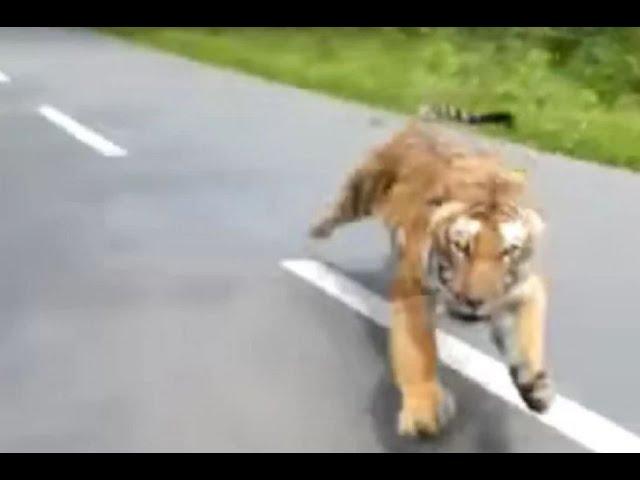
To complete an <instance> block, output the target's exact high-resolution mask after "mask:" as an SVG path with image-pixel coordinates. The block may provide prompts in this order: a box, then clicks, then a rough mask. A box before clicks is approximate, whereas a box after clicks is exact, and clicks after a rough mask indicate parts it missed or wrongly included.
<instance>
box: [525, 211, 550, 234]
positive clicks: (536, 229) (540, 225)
mask: <svg viewBox="0 0 640 480" xmlns="http://www.w3.org/2000/svg"><path fill="white" fill-rule="evenodd" d="M522 213H523V217H524V221H525V222H526V224H527V226H528V227H529V229H530V231H531V233H532V234H533V236H534V238H538V237H539V236H540V235H542V234H543V233H544V230H545V228H546V225H545V222H544V220H543V219H542V216H541V215H540V213H538V212H537V211H536V210H534V209H533V208H525V209H524V210H523V212H522Z"/></svg>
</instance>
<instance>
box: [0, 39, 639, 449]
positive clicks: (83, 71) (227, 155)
mask: <svg viewBox="0 0 640 480" xmlns="http://www.w3.org/2000/svg"><path fill="white" fill-rule="evenodd" d="M0 72H2V74H0V182H1V183H0V185H1V188H0V209H2V219H3V221H2V225H1V226H0V229H1V230H0V231H1V232H2V235H1V236H0V259H1V262H2V265H3V275H2V276H1V277H0V309H1V310H0V312H1V315H0V451H259V452H280V451H294V452H301V451H329V452H355V451H363V452H424V453H431V452H532V451H536V452H537V451H545V452H556V451H562V452H586V451H590V450H591V449H590V448H588V446H585V445H584V444H582V443H580V442H578V441H576V439H575V438H572V437H571V435H566V434H565V433H566V432H563V431H559V430H558V429H556V428H554V427H553V426H549V425H546V424H544V423H543V422H541V421H540V419H538V418H536V417H535V416H531V415H527V414H525V413H523V412H522V411H521V410H519V409H518V408H516V407H515V406H514V405H511V404H509V403H508V402H505V401H504V400H503V399H502V398H500V397H499V396H496V395H494V394H492V393H491V392H489V391H487V389H485V388H484V387H483V385H482V384H480V383H476V382H474V381H471V380H470V379H468V378H466V377H465V376H463V375H461V374H460V372H458V371H456V369H454V368H448V367H447V366H446V365H445V366H443V371H442V376H443V381H444V383H446V384H447V385H448V386H449V387H450V388H451V389H452V390H453V391H454V392H455V393H456V395H457V399H458V404H459V413H458V416H457V418H456V419H455V421H454V423H453V424H452V425H451V427H450V429H449V430H448V431H447V432H446V434H445V435H443V436H442V437H441V438H438V439H434V440H427V441H424V440H423V441H416V440H407V439H401V438H398V437H397V435H396V433H395V415H396V409H397V403H398V398H397V395H396V393H395V390H394V389H393V388H392V387H391V384H390V379H389V372H388V367H387V363H386V345H385V341H386V331H385V329H384V328H381V327H380V326H379V325H377V324H376V323H374V322H372V321H371V319H370V318H367V317H366V316H365V315H361V314H358V313H357V312H354V311H353V310H352V309H351V308H349V307H348V306H346V305H345V304H344V303H342V302H340V301H337V300H336V299H335V298H332V297H330V296H328V295H326V294H325V293H324V292H323V291H322V290H321V289H318V288H316V286H314V285H312V284H310V283H308V282H305V281H303V280H301V279H300V278H299V277H297V276H296V275H292V274H291V272H288V271H286V270H285V269H283V268H282V267H281V262H282V260H283V259H292V258H293V259H295V258H298V259H299V258H308V257H309V256H310V255H313V256H315V257H316V258H321V259H322V261H323V262H325V263H326V264H327V265H332V268H333V269H334V270H335V271H336V272H340V273H341V274H343V275H345V276H346V277H347V278H349V279H351V280H353V281H355V282H357V284H358V285H360V286H361V287H362V288H363V289H365V290H366V291H368V292H372V294H378V295H379V296H380V297H385V296H386V289H385V282H386V280H387V279H388V276H389V269H388V266H387V243H386V236H385V235H384V232H382V230H381V229H380V228H379V227H378V226H377V225H375V224H369V223H363V224H360V225H356V226H352V227H349V228H346V229H344V230H342V231H341V232H340V233H339V234H337V235H336V237H335V238H334V239H333V240H331V241H330V242H329V243H327V244H324V245H315V246H309V244H308V242H307V241H306V237H305V235H306V230H307V228H308V225H309V223H310V220H311V218H312V217H313V216H314V215H315V214H316V213H317V212H318V210H319V209H321V208H322V207H323V205H324V204H325V202H326V201H327V200H329V199H330V198H331V196H332V195H333V193H334V192H335V190H336V188H337V187H338V185H339V184H340V182H341V181H342V179H343V176H344V174H345V172H346V170H347V169H349V168H351V166H352V165H354V163H355V162H356V161H358V160H359V159H360V158H361V155H362V154H363V153H364V152H365V151H366V150H367V149H368V148H369V147H371V146H372V145H373V144H374V143H376V142H379V141H381V140H383V139H385V138H386V136H387V135H388V134H389V133H390V132H391V131H392V130H393V129H394V128H396V127H398V126H399V125H401V124H402V122H403V121H404V120H403V119H402V118H400V117H398V116H395V115H391V114H388V113H385V112H380V111H376V110H373V109H369V108H366V107H363V106H360V105H355V104H351V103H348V102H343V101H339V100H336V99H331V98H328V97H325V96H322V95H319V94H312V93H309V92H305V91H302V90H299V89H295V88H291V87H287V86H283V85H278V84H274V83H269V82H266V81H264V80H260V79H257V78H253V77H249V76H245V75H242V74H238V73H233V72H230V71H227V70H223V69H216V68H211V67H209V66H204V65H199V64H196V63H194V62H191V61H188V60H185V59H182V58H178V57H175V56H171V55H167V54H164V53H160V52H155V51H151V50H148V49H145V48H142V47H139V46H132V45H129V44H126V43H123V42H121V41H119V40H116V39H112V38H106V37H103V36H101V35H98V34H96V33H93V32H90V31H85V30H81V29H69V30H62V29H13V28H3V29H1V30H0ZM504 148H505V149H506V151H507V152H508V153H509V155H510V158H512V160H513V162H514V164H516V165H524V166H526V167H527V168H528V169H529V170H530V175H531V176H532V179H533V181H534V185H535V189H536V193H537V194H538V195H537V197H538V198H539V199H540V200H541V202H542V203H543V207H544V211H545V216H546V218H547V219H548V222H549V237H548V242H547V244H548V245H547V248H546V249H545V265H547V267H548V273H549V276H550V277H551V280H552V282H553V283H552V285H553V286H552V297H551V304H550V316H549V327H548V338H549V355H550V359H551V365H552V370H553V375H554V379H555V381H556V383H557V388H558V391H559V392H560V393H561V394H562V395H564V396H565V397H567V398H570V399H572V400H573V401H575V402H577V403H579V404H580V405H581V406H584V407H585V408H588V409H589V410H590V411H593V412H596V413H597V414H600V415H602V416H603V417H605V418H606V419H608V420H609V421H610V422H612V424H615V425H617V426H619V427H621V428H623V429H625V430H627V431H628V432H629V433H630V434H631V435H640V408H638V405H640V386H639V385H638V381H637V375H635V373H634V371H633V368H634V366H635V365H636V364H637V362H638V360H640V353H639V351H638V348H637V344H638V339H639V338H640V322H638V314H637V308H636V301H637V297H638V295H637V285H638V280H639V278H638V276H639V273H638V272H640V256H638V255H637V253H636V252H637V246H638V245H639V244H640V227H639V226H638V225H637V221H636V220H635V219H636V217H637V215H636V214H635V213H634V211H635V210H634V208H635V207H636V206H637V205H638V204H639V203H640V177H638V176H635V175H633V174H631V173H627V172H622V171H616V170H611V169H606V168H603V167H600V166H595V165H592V164H587V163H583V162H578V161H572V160H568V159H564V158H562V157H559V156H553V155H539V154H535V153H532V152H530V151H528V150H525V149H523V148H520V147H516V146H508V145H506V146H504ZM442 329H443V330H444V331H446V332H448V334H451V335H453V336H455V338H458V339H461V340H463V341H464V342H466V343H467V344H469V345H471V346H473V348H475V349H476V350H477V351H478V352H482V353H483V354H484V355H486V356H489V357H492V358H497V357H496V356H495V352H494V351H493V348H492V347H491V344H490V342H489V340H488V335H487V332H485V331H484V330H482V329H478V328H465V329H463V328H460V327H459V326H456V325H455V324H446V325H443V326H442Z"/></svg>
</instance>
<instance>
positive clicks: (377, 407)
mask: <svg viewBox="0 0 640 480" xmlns="http://www.w3.org/2000/svg"><path fill="white" fill-rule="evenodd" d="M332 268H335V269H337V270H340V271H341V272H342V273H343V274H345V275H347V276H348V277H349V278H351V279H353V280H354V281H356V282H358V283H360V284H361V285H364V286H365V287H366V288H367V289H368V290H371V291H373V292H375V293H376V294H378V295H381V296H383V297H385V298H388V295H387V289H388V284H389V280H390V278H391V272H392V262H389V261H387V262H385V263H384V264H383V265H382V266H381V267H380V268H378V269H377V270H368V271H363V270H359V271H354V270H352V271H347V270H345V269H341V268H340V267H337V266H336V265H332ZM358 316H359V317H361V320H362V324H363V328H364V331H365V334H366V336H367V337H368V339H369V341H370V344H371V346H372V348H373V350H374V351H375V352H376V353H377V355H378V358H379V359H380V362H382V363H383V364H384V365H385V368H384V369H383V373H382V374H381V375H380V378H379V379H378V380H377V382H376V384H375V387H374V389H373V391H372V393H371V403H370V405H369V413H370V415H371V419H372V421H373V424H374V430H375V432H376V435H377V438H378V441H379V442H380V444H381V445H382V447H383V448H384V450H385V451H388V452H397V453H400V452H405V453H419V452H420V453H428V452H432V453H433V452H495V453H498V452H501V453H502V452H510V451H511V450H512V449H511V445H512V442H511V438H510V434H509V428H508V420H507V418H506V415H507V412H506V410H505V407H504V404H502V402H501V401H500V400H499V399H497V398H495V397H493V396H491V395H490V394H489V393H487V392H486V391H484V390H483V389H482V388H481V387H480V386H478V385H476V384H473V383H471V382H470V381H469V380H467V379H465V378H463V377H462V376H461V375H460V374H458V373H457V372H455V371H453V370H451V369H449V368H446V367H444V366H441V367H440V375H441V379H442V382H443V383H444V385H446V387H447V388H449V389H450V390H451V392H452V393H453V394H454V395H455V397H456V403H457V414H456V417H455V418H454V419H453V420H452V422H451V424H450V425H449V426H448V427H447V428H446V429H445V431H443V432H442V433H441V434H440V435H439V436H438V437H435V438H422V439H408V438H404V437H400V436H399V435H398V434H397V428H396V426H397V413H398V411H399V408H400V396H399V394H398V391H397V389H396V387H395V386H394V384H393V382H392V377H391V372H390V369H389V356H388V345H387V337H388V330H386V329H384V328H381V327H379V326H378V325H376V324H374V323H373V322H371V321H370V320H369V319H367V318H365V317H363V316H361V315H358Z"/></svg>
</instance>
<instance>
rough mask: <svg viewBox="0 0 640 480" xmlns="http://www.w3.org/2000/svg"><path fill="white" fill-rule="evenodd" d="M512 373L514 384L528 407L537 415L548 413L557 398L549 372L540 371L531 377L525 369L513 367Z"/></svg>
mask: <svg viewBox="0 0 640 480" xmlns="http://www.w3.org/2000/svg"><path fill="white" fill-rule="evenodd" d="M510 373H511V378H512V379H513V383H514V384H515V386H516V388H517V389H518V392H519V393H520V397H521V398H522V400H523V401H524V403H525V404H526V405H527V407H528V408H529V409H530V410H533V411H534V412H536V413H544V412H546V411H547V410H548V409H549V407H550V406H551V404H552V403H553V399H554V397H555V393H554V391H553V387H552V385H551V380H550V379H549V376H548V375H547V372H545V371H540V372H538V373H536V374H533V375H531V374H528V373H527V371H526V369H525V368H524V367H522V366H519V367H511V371H510Z"/></svg>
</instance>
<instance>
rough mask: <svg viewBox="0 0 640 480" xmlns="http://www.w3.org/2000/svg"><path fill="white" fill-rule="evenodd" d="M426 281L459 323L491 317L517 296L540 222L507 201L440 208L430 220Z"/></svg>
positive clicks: (526, 276) (452, 204)
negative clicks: (430, 229)
mask: <svg viewBox="0 0 640 480" xmlns="http://www.w3.org/2000/svg"><path fill="white" fill-rule="evenodd" d="M432 225H433V231H432V232H433V233H432V238H431V246H430V248H429V252H430V253H429V256H428V259H427V275H428V279H429V280H428V283H429V285H430V286H431V287H434V288H435V290H436V292H437V293H438V297H439V299H440V300H441V302H442V304H443V305H444V307H445V308H446V310H447V311H448V313H449V314H450V315H451V316H452V317H454V318H458V319H460V320H466V321H478V320H484V319H488V318H490V317H491V315H492V314H494V313H495V312H496V311H497V310H498V309H499V308H501V307H502V306H504V305H505V304H508V303H509V301H512V300H514V299H515V298H517V295H518V290H519V287H521V286H522V285H523V284H524V282H525V281H526V280H527V278H528V274H529V269H530V266H531V261H532V258H533V255H534V253H535V250H536V246H537V245H536V244H537V240H538V238H539V235H540V233H541V232H542V230H543V227H544V224H543V221H542V219H541V218H540V216H539V214H538V213H537V212H535V211H534V210H533V209H529V208H524V207H521V206H518V205H516V204H512V203H508V202H505V203H497V204H496V203H493V204H482V203H480V204H476V205H465V204H461V203H456V202H450V203H448V204H444V205H443V206H442V207H440V208H439V209H438V211H436V212H435V214H434V217H433V219H432Z"/></svg>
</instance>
